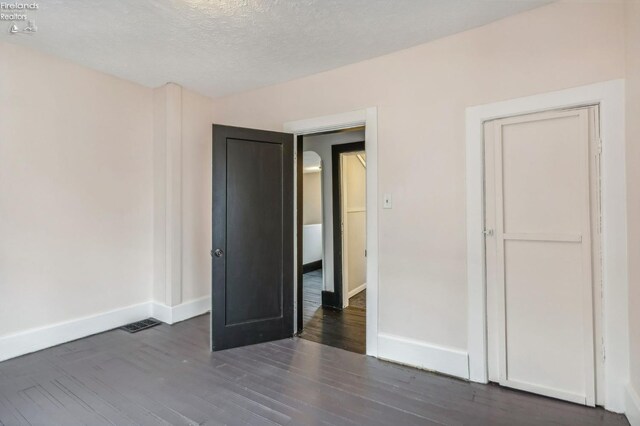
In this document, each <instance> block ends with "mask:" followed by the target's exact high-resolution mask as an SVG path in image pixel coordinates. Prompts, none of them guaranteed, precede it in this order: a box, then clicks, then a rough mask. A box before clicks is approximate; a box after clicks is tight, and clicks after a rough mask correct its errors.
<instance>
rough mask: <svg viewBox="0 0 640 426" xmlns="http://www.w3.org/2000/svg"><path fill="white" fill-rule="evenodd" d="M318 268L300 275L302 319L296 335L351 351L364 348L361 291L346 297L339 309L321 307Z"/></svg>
mask: <svg viewBox="0 0 640 426" xmlns="http://www.w3.org/2000/svg"><path fill="white" fill-rule="evenodd" d="M321 293H322V270H320V269H319V270H316V271H312V272H308V273H306V274H304V276H303V302H302V303H303V321H304V323H303V324H304V327H303V331H302V333H301V334H300V337H301V338H303V339H306V340H311V341H313V342H317V343H322V344H325V345H329V346H333V347H336V348H340V349H345V350H348V351H351V352H356V353H360V354H363V353H365V351H366V311H365V309H364V307H365V301H364V297H366V296H365V294H363V293H365V292H361V293H360V294H357V295H355V296H354V297H352V298H351V299H349V306H348V307H347V308H345V309H343V310H342V311H337V310H334V309H325V308H323V307H322V296H321Z"/></svg>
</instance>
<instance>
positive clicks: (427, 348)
mask: <svg viewBox="0 0 640 426" xmlns="http://www.w3.org/2000/svg"><path fill="white" fill-rule="evenodd" d="M378 357H379V358H381V359H386V360H389V361H394V362H399V363H401V364H406V365H410V366H413V367H417V368H421V369H424V370H430V371H437V372H439V373H444V374H448V375H451V376H456V377H460V378H462V379H468V378H469V359H468V355H467V353H466V352H464V351H461V350H458V349H452V348H445V347H442V346H436V345H430V344H428V343H425V342H421V341H419V340H414V339H408V338H405V337H400V336H394V335H391V334H386V333H380V334H379V335H378Z"/></svg>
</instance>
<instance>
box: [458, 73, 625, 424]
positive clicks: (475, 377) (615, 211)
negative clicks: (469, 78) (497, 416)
mask: <svg viewBox="0 0 640 426" xmlns="http://www.w3.org/2000/svg"><path fill="white" fill-rule="evenodd" d="M624 102H625V101H624V80H622V79H620V80H612V81H607V82H602V83H596V84H591V85H587V86H581V87H576V88H572V89H566V90H561V91H557V92H550V93H545V94H540V95H534V96H528V97H524V98H517V99H512V100H508V101H502V102H496V103H491V104H486V105H478V106H473V107H469V108H467V110H466V156H467V161H466V187H467V291H468V297H467V300H468V306H467V309H468V323H467V324H468V338H467V339H468V342H467V345H468V353H469V378H470V380H472V381H475V382H480V383H487V382H488V371H487V315H486V313H487V307H486V279H485V277H486V274H485V273H486V269H485V268H486V265H485V241H484V144H483V125H484V122H485V121H488V120H493V119H496V118H504V117H510V116H514V115H520V114H529V113H535V112H540V111H547V110H553V109H560V108H568V107H576V106H586V105H596V104H597V105H600V126H601V133H600V134H601V139H602V157H601V162H602V170H601V190H602V256H603V264H602V287H603V295H602V297H603V315H602V316H603V318H602V319H603V327H602V331H603V339H604V342H603V346H604V348H606V357H605V363H604V370H605V371H604V377H605V386H604V389H605V407H606V408H607V409H608V410H611V411H616V412H623V411H624V401H625V385H626V383H627V381H628V377H629V350H628V306H627V297H628V274H627V209H626V204H627V203H626V197H627V195H626V177H625V131H624V126H625V117H624V114H625V105H624Z"/></svg>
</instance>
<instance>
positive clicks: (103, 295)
mask: <svg viewBox="0 0 640 426" xmlns="http://www.w3.org/2000/svg"><path fill="white" fill-rule="evenodd" d="M0 57H1V58H2V60H1V61H0V99H1V101H0V194H1V195H0V336H2V335H7V334H10V333H14V332H17V331H22V330H25V329H29V328H33V327H40V326H46V325H51V324H54V323H56V322H60V321H66V320H70V319H75V318H78V317H82V316H87V315H94V314H97V313H101V312H105V311H109V310H112V309H117V308H121V307H125V306H129V305H132V304H137V303H141V302H146V301H148V299H149V294H150V291H151V278H152V251H151V247H152V232H153V230H152V221H151V218H152V201H153V180H152V178H153V177H152V146H151V133H152V91H151V90H150V89H147V88H143V87H141V86H138V85H136V84H133V83H130V82H127V81H124V80H120V79H117V78H114V77H111V76H108V75H105V74H102V73H98V72H95V71H91V70H89V69H87V68H83V67H80V66H77V65H74V64H72V63H70V62H67V61H64V60H61V59H57V58H54V57H51V56H48V55H44V54H42V53H38V52H35V51H32V50H29V49H27V48H24V47H18V46H15V45H11V44H5V43H0Z"/></svg>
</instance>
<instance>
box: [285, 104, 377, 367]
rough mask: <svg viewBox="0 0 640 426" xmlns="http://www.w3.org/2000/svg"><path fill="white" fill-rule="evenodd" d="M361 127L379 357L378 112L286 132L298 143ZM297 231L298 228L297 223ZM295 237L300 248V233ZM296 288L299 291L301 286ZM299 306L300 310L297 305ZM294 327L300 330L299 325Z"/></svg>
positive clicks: (372, 317)
mask: <svg viewBox="0 0 640 426" xmlns="http://www.w3.org/2000/svg"><path fill="white" fill-rule="evenodd" d="M358 126H365V131H364V139H365V153H366V155H367V318H366V320H367V355H370V356H378V279H379V278H378V277H379V276H378V109H377V108H376V107H370V108H366V109H362V110H357V111H350V112H345V113H342V114H334V115H326V116H323V117H316V118H310V119H306V120H298V121H291V122H287V123H284V124H283V129H284V131H285V132H287V133H293V134H294V137H295V138H296V139H294V140H297V136H299V135H307V134H312V133H320V132H326V131H330V130H339V129H348V128H352V127H358ZM296 146H297V145H296ZM296 155H297V154H296ZM294 173H295V170H294ZM294 192H295V188H294ZM295 205H297V204H296V202H294V206H295ZM294 218H297V214H294ZM294 229H297V226H296V225H295V223H294ZM294 238H295V242H294V243H295V244H296V246H297V238H298V236H297V233H296V235H295V237H294ZM296 268H297V262H294V276H297V271H296V270H295V269H296ZM294 288H295V289H296V290H295V291H296V292H297V286H294ZM294 300H297V295H296V294H294ZM295 306H296V309H298V306H297V304H296V305H295ZM296 317H297V315H294V318H296ZM294 327H296V325H295V324H294Z"/></svg>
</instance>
